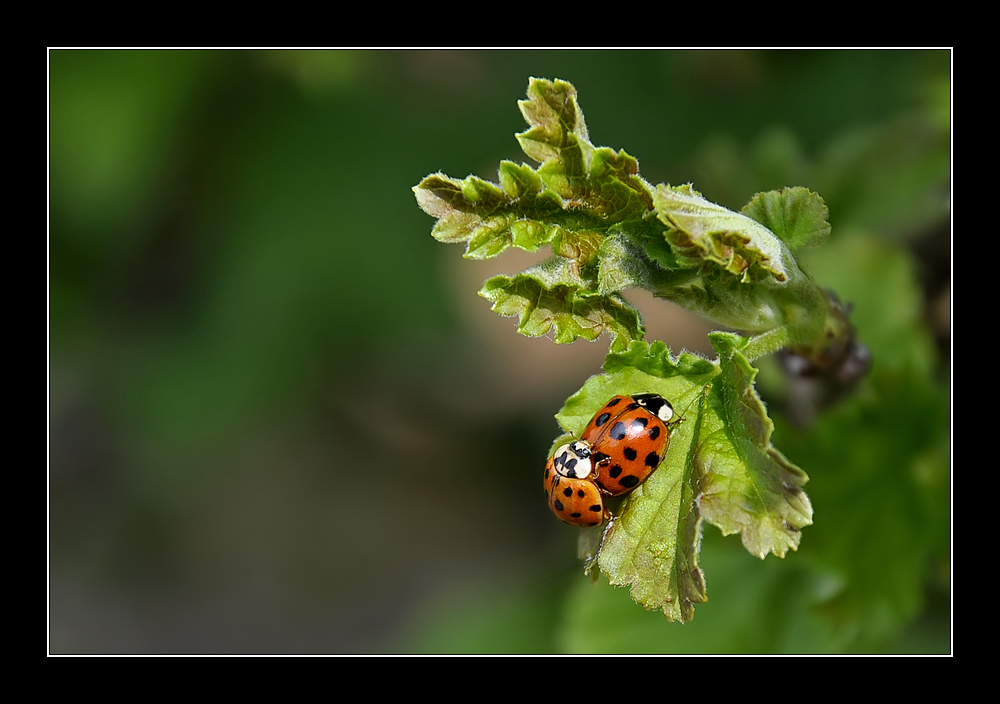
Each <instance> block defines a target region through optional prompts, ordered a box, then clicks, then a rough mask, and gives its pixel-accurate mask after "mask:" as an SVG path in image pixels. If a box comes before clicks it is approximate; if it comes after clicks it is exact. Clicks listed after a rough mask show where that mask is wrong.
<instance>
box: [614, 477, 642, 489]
mask: <svg viewBox="0 0 1000 704" xmlns="http://www.w3.org/2000/svg"><path fill="white" fill-rule="evenodd" d="M618 483H619V484H621V485H622V486H624V487H628V488H629V489H631V488H632V487H634V486H635V485H636V484H638V483H639V477H636V476H633V475H631V474H629V475H628V476H625V477H622V478H621V479H619V480H618Z"/></svg>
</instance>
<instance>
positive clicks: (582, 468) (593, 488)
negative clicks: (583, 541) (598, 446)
mask: <svg viewBox="0 0 1000 704" xmlns="http://www.w3.org/2000/svg"><path fill="white" fill-rule="evenodd" d="M591 470H592V465H591V462H590V445H589V443H585V442H582V441H579V440H578V441H576V442H573V443H569V444H566V445H563V446H561V447H560V448H559V449H558V450H556V452H555V454H554V455H552V457H550V458H549V461H548V462H547V463H546V465H545V476H544V477H543V488H544V489H545V497H546V499H547V500H548V503H549V508H550V509H552V513H554V514H556V516H558V517H559V518H560V519H562V520H563V521H565V522H566V523H570V524H572V525H574V526H580V527H584V528H586V527H589V526H599V525H601V524H602V523H604V522H605V521H607V520H609V519H610V518H611V513H610V512H609V511H608V510H607V509H606V508H605V507H604V498H603V497H602V496H601V490H600V489H599V488H598V487H597V484H595V483H594V481H593V479H592V471H591Z"/></svg>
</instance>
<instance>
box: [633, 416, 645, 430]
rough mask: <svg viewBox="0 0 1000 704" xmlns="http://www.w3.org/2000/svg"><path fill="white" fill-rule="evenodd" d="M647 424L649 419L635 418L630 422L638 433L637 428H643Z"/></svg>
mask: <svg viewBox="0 0 1000 704" xmlns="http://www.w3.org/2000/svg"><path fill="white" fill-rule="evenodd" d="M648 424H649V418H636V419H635V420H634V421H632V427H633V428H635V429H636V432H638V430H639V428H645V427H646V426H647V425H648Z"/></svg>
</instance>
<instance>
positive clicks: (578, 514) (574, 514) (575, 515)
mask: <svg viewBox="0 0 1000 704" xmlns="http://www.w3.org/2000/svg"><path fill="white" fill-rule="evenodd" d="M569 515H571V516H572V517H573V518H579V517H580V516H582V515H583V514H582V513H571V514H569Z"/></svg>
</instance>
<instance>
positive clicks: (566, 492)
mask: <svg viewBox="0 0 1000 704" xmlns="http://www.w3.org/2000/svg"><path fill="white" fill-rule="evenodd" d="M572 495H573V490H572V489H570V488H569V487H566V488H565V489H563V496H565V497H567V498H568V497H570V496H572Z"/></svg>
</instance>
